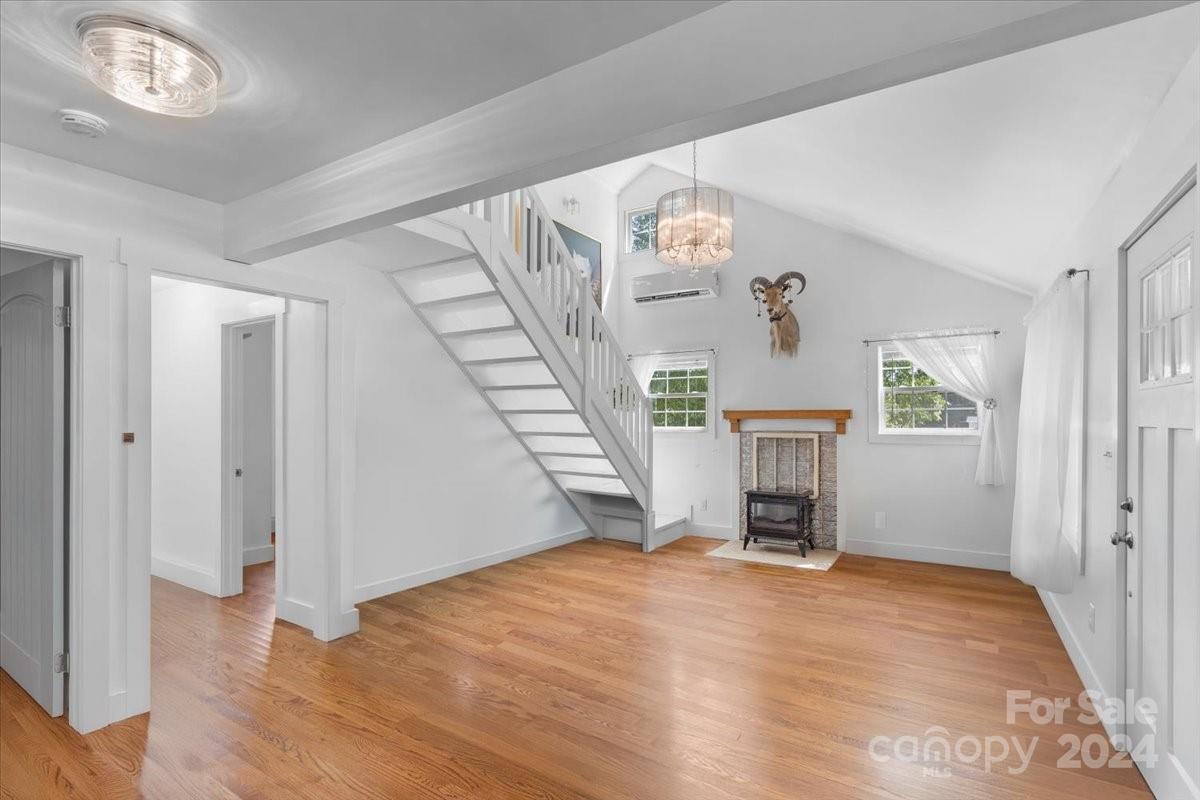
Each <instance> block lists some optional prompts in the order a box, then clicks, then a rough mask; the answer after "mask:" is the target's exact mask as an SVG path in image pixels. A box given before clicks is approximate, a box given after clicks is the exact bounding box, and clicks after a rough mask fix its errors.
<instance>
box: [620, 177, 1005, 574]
mask: <svg viewBox="0 0 1200 800" xmlns="http://www.w3.org/2000/svg"><path fill="white" fill-rule="evenodd" d="M684 182H685V179H684V178H683V176H680V175H677V174H674V173H672V172H668V171H666V170H662V169H659V168H651V169H649V170H647V171H646V172H644V173H642V175H640V176H639V177H638V178H637V179H635V180H634V181H633V183H631V184H630V185H629V186H628V187H626V189H625V190H624V191H622V192H621V195H620V208H621V210H627V209H631V208H640V207H644V206H648V205H651V204H653V203H654V202H655V200H656V199H657V197H658V196H659V195H660V194H661V193H662V192H664V191H667V190H669V189H673V188H676V187H677V186H679V185H682V184H683V183H684ZM735 208H736V231H735V242H736V246H735V256H734V257H733V259H731V260H730V261H729V262H727V263H726V264H724V265H723V266H722V267H721V273H720V275H721V281H722V285H721V296H720V298H718V299H716V300H701V301H692V302H683V303H672V304H661V305H654V306H635V305H634V304H633V302H632V301H631V300H630V299H629V282H630V280H631V279H632V278H634V277H636V276H638V275H642V274H646V273H649V272H654V271H658V270H661V269H663V267H662V266H661V265H660V264H659V263H658V262H657V261H655V259H654V256H653V255H652V254H637V255H624V256H622V258H621V266H620V268H619V272H620V274H621V282H622V286H621V293H620V304H621V311H620V315H621V320H622V322H621V334H620V341H621V344H622V345H623V346H624V347H625V348H626V349H627V350H628V351H630V352H647V351H653V350H663V349H666V350H677V349H688V348H695V347H708V346H716V347H718V348H719V351H720V352H719V355H718V356H717V370H716V376H715V382H714V383H715V390H716V402H715V410H716V412H717V413H714V414H713V416H714V417H718V419H719V411H720V410H721V409H726V408H850V409H852V411H853V413H854V418H853V419H852V420H851V421H850V423H849V427H848V432H847V434H846V435H845V436H843V437H840V438H839V451H838V459H839V463H838V471H839V506H840V511H839V517H840V519H839V528H840V534H841V536H842V537H844V539H845V540H846V542H847V545H846V546H847V549H848V550H850V551H852V552H868V553H876V554H879V555H884V556H893V557H899V558H913V559H921V560H928V561H940V562H946V563H961V564H970V565H978V566H986V567H991V568H996V569H1005V568H1007V563H1008V543H1009V537H1010V533H1011V531H1010V527H1011V520H1012V488H1011V486H1003V487H998V488H996V487H980V486H976V485H975V484H974V481H973V477H974V473H975V461H976V456H977V453H978V448H977V447H975V446H960V445H940V444H939V445H928V444H872V443H869V442H868V441H867V428H868V425H869V423H870V420H869V419H868V418H867V375H868V373H867V368H868V358H867V354H868V351H867V349H866V348H865V347H864V346H863V345H862V343H861V340H862V339H864V338H867V337H869V336H872V335H876V334H885V333H889V332H896V331H906V330H921V329H931V328H944V327H958V326H986V327H988V328H992V327H995V328H999V329H1001V330H1002V331H1003V333H1002V334H1001V336H1000V338H999V340H998V356H999V358H998V364H999V368H1000V370H1001V385H1002V386H1003V387H1004V388H1003V390H1002V391H1001V393H1000V397H999V398H998V401H999V410H1000V413H1001V415H1002V416H1001V425H1002V426H1003V428H1002V449H1003V452H1004V456H1005V460H1006V464H1007V467H1008V469H1009V474H1010V475H1011V469H1012V459H1013V452H1014V447H1015V441H1016V436H1015V433H1016V404H1017V401H1018V398H1019V389H1020V386H1019V380H1020V369H1021V358H1022V353H1023V344H1024V328H1023V327H1022V325H1021V318H1022V316H1023V314H1024V312H1025V311H1026V310H1027V309H1028V307H1029V298H1028V297H1026V296H1024V295H1021V294H1017V293H1014V292H1010V291H1008V290H1006V289H1002V288H999V287H997V286H994V285H992V284H989V283H984V282H982V281H978V280H974V279H972V278H970V277H967V276H964V275H962V274H959V273H956V272H953V271H951V270H948V269H944V268H941V267H937V266H934V265H932V264H929V263H926V262H923V261H921V260H919V259H917V258H914V257H913V256H910V255H905V254H903V253H900V252H898V251H896V250H892V249H889V248H888V247H885V246H883V245H881V244H878V243H875V242H871V241H867V240H865V239H862V238H859V237H857V236H855V235H853V234H849V233H844V232H841V231H837V230H834V229H831V228H828V227H825V226H823V225H820V224H817V223H815V222H812V221H810V220H806V219H803V218H800V217H796V216H793V215H790V214H787V213H784V212H782V211H779V210H778V209H775V208H772V207H770V206H766V205H763V204H761V203H757V202H754V201H752V200H749V199H746V198H744V197H740V196H739V197H736V198H735ZM788 269H798V270H800V271H802V272H804V274H805V275H806V277H807V278H808V288H807V290H806V291H805V292H804V293H803V294H802V295H800V296H799V298H798V299H797V300H796V302H795V305H794V306H793V310H794V312H795V314H796V316H797V318H798V319H799V322H800V337H801V343H800V351H799V354H798V355H797V356H796V358H795V359H794V360H793V359H774V360H773V359H771V358H770V356H769V331H768V322H767V319H766V317H765V316H763V317H761V318H760V317H758V316H756V307H755V303H754V300H753V299H752V297H751V295H750V291H749V289H748V285H749V281H750V279H751V278H752V277H754V276H755V275H766V276H767V277H769V278H771V279H774V278H775V277H776V276H777V275H779V273H781V272H783V271H785V270H788ZM806 427H807V426H806ZM732 443H733V436H732V435H731V434H730V433H729V427H728V424H727V423H725V422H724V421H719V422H718V424H717V429H716V431H715V432H709V433H703V434H700V433H675V432H661V433H658V434H656V435H655V439H654V446H655V449H654V489H655V500H654V502H655V506H656V507H658V508H660V509H665V510H673V511H682V512H684V513H686V512H687V511H688V510H689V508H690V509H691V511H692V519H693V522H692V524H691V526H690V528H689V530H691V531H693V532H696V533H705V534H709V535H714V536H734V535H736V533H735V530H736V513H737V507H736V505H735V504H734V491H733V485H734V478H735V473H734V471H733V463H732V457H733V456H732ZM706 504H707V508H705V506H706ZM876 511H883V512H885V513H886V520H887V522H886V528H884V529H883V530H877V529H876V528H875V512H876Z"/></svg>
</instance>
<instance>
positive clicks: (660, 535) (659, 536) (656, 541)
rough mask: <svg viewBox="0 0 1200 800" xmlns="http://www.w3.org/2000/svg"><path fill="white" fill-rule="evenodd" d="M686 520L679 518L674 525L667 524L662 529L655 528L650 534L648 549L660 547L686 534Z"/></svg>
mask: <svg viewBox="0 0 1200 800" xmlns="http://www.w3.org/2000/svg"><path fill="white" fill-rule="evenodd" d="M687 526H688V521H687V520H686V519H681V520H680V521H679V522H677V523H675V524H674V525H669V526H667V527H665V528H663V529H662V530H655V531H653V532H652V533H651V534H650V549H651V550H652V551H653V550H657V549H658V548H660V547H663V546H665V545H668V544H670V543H671V542H673V541H675V540H676V539H681V538H683V537H684V536H687V533H688V531H687Z"/></svg>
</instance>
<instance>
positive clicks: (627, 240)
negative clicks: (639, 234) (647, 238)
mask: <svg viewBox="0 0 1200 800" xmlns="http://www.w3.org/2000/svg"><path fill="white" fill-rule="evenodd" d="M657 210H658V207H657V206H642V207H641V208H631V209H629V210H628V211H626V212H625V213H624V214H623V215H622V217H621V221H622V225H623V229H624V232H623V233H622V235H621V236H622V239H623V240H624V242H623V244H622V246H621V249H622V250H623V251H624V252H625V255H627V256H635V257H638V256H644V255H647V254H649V255H654V248H653V247H648V248H646V249H645V250H634V249H633V235H632V231H631V230H630V224H631V218H632V217H633V216H634V215H635V214H644V213H646V212H647V211H657Z"/></svg>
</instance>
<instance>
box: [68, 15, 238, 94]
mask: <svg viewBox="0 0 1200 800" xmlns="http://www.w3.org/2000/svg"><path fill="white" fill-rule="evenodd" d="M76 31H77V32H78V34H79V41H80V44H81V45H82V47H83V68H84V70H85V71H86V72H87V74H88V77H89V78H91V79H92V83H94V84H96V85H97V86H99V87H100V88H101V89H103V90H104V91H105V92H108V93H109V94H111V95H112V96H113V97H115V98H117V99H118V100H122V101H124V102H126V103H129V104H130V105H133V106H137V107H138V108H141V109H145V110H146V111H153V112H154V113H156V114H168V115H170V116H173V117H203V116H204V115H206V114H211V113H212V112H213V109H215V108H216V107H217V87H218V85H219V84H220V83H221V69H220V67H218V66H217V62H216V61H214V60H213V58H212V56H210V55H208V53H205V52H204V51H203V50H201V49H200V48H198V47H196V46H195V45H192V44H190V43H188V42H185V41H184V40H183V39H180V38H179V37H178V36H174V35H172V34H170V33H167V32H166V31H163V30H159V29H158V28H153V27H151V26H149V25H144V24H142V23H140V22H134V21H133V20H128V19H121V18H119V17H103V16H102V17H88V18H86V19H84V20H82V21H81V22H80V23H79V25H78V26H77V27H76Z"/></svg>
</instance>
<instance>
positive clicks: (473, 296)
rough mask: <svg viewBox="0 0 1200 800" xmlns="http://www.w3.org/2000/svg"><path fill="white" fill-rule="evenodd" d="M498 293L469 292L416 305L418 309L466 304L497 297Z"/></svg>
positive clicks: (494, 291)
mask: <svg viewBox="0 0 1200 800" xmlns="http://www.w3.org/2000/svg"><path fill="white" fill-rule="evenodd" d="M499 296H500V293H499V292H498V291H496V290H495V289H488V290H487V291H485V292H471V293H469V294H459V295H454V296H453V297H439V298H438V299H436V300H424V301H422V302H420V303H417V307H418V308H430V307H433V306H445V305H450V304H451V303H466V302H469V301H471V300H484V299H486V298H488V297H499Z"/></svg>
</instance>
